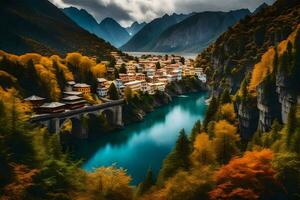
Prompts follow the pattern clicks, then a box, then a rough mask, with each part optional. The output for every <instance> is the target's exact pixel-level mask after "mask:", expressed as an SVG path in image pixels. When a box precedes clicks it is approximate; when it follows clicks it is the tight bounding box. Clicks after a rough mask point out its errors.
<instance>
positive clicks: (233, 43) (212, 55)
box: [196, 0, 300, 94]
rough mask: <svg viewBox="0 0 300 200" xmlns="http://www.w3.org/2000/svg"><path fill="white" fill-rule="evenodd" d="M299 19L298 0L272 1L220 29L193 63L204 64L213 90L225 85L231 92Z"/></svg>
mask: <svg viewBox="0 0 300 200" xmlns="http://www.w3.org/2000/svg"><path fill="white" fill-rule="evenodd" d="M299 23H300V2H299V1H298V0H291V1H285V0H279V1H276V2H275V3H274V5H272V6H269V7H267V8H265V9H263V10H262V11H261V12H259V13H257V14H256V15H253V16H248V17H246V18H245V19H243V20H241V21H240V22H239V23H237V24H236V25H235V26H233V27H232V28H230V29H229V30H228V31H226V32H225V33H223V34H222V35H221V36H220V37H219V38H218V39H217V40H216V42H215V43H214V44H212V45H210V46H209V47H208V48H207V49H206V50H204V51H203V52H202V53H201V54H200V55H199V56H198V57H197V61H196V64H197V66H198V67H204V68H205V70H206V73H207V74H208V75H209V77H210V85H211V87H212V89H213V90H214V91H215V92H216V94H217V93H219V92H221V91H222V88H226V87H229V88H231V89H232V90H233V92H235V91H237V89H238V88H239V86H240V83H241V82H242V80H243V79H244V77H245V75H246V74H247V73H248V72H249V71H251V70H252V69H253V67H254V65H255V64H256V63H258V62H259V61H260V59H261V56H262V55H263V54H264V53H265V52H266V51H267V50H268V48H269V47H271V46H275V45H277V44H278V43H279V42H281V41H282V40H285V39H286V38H287V37H288V36H289V34H291V32H292V31H293V30H295V28H296V26H297V25H298V24H299Z"/></svg>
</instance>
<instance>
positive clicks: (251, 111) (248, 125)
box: [237, 103, 259, 140]
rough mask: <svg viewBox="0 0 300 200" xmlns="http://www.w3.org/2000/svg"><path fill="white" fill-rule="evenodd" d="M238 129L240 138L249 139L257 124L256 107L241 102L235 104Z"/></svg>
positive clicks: (257, 114)
mask: <svg viewBox="0 0 300 200" xmlns="http://www.w3.org/2000/svg"><path fill="white" fill-rule="evenodd" d="M237 109H238V118H239V129H240V136H241V138H242V140H249V139H250V138H251V137H252V135H253V134H254V132H255V131H256V130H257V126H258V116H259V112H258V109H257V107H255V106H253V107H249V106H246V105H245V104H243V103H241V104H238V105H237Z"/></svg>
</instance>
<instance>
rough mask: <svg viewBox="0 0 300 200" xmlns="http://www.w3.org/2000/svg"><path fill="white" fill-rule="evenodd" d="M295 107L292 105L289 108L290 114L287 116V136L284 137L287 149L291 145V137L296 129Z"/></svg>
mask: <svg viewBox="0 0 300 200" xmlns="http://www.w3.org/2000/svg"><path fill="white" fill-rule="evenodd" d="M296 108H297V107H296V106H295V105H292V107H291V108H290V112H289V115H288V121H287V136H286V144H287V147H288V148H289V145H290V144H291V139H292V135H293V133H294V132H295V130H296V127H297V119H296Z"/></svg>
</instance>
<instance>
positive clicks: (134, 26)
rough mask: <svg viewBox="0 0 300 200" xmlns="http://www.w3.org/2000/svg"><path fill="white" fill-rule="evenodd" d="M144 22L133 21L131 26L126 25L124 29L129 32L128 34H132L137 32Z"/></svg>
mask: <svg viewBox="0 0 300 200" xmlns="http://www.w3.org/2000/svg"><path fill="white" fill-rule="evenodd" d="M146 24H147V23H146V22H142V23H138V22H133V23H132V24H131V26H129V27H127V28H126V30H127V32H128V33H129V35H131V36H133V35H135V34H136V33H137V32H139V31H140V30H141V29H142V28H144V26H146Z"/></svg>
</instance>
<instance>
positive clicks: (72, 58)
mask: <svg viewBox="0 0 300 200" xmlns="http://www.w3.org/2000/svg"><path fill="white" fill-rule="evenodd" d="M81 57H82V55H81V54H80V53H77V52H74V53H68V54H67V57H66V61H67V62H68V63H70V64H72V65H73V66H79V63H80V59H81Z"/></svg>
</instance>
